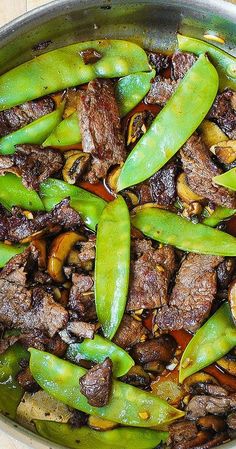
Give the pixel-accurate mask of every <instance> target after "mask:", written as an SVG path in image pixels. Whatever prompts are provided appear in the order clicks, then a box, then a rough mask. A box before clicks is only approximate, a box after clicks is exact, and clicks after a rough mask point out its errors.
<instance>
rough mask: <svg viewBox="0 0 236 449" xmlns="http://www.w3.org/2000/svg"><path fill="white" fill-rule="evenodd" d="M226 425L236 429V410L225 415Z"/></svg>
mask: <svg viewBox="0 0 236 449" xmlns="http://www.w3.org/2000/svg"><path fill="white" fill-rule="evenodd" d="M227 425H228V427H229V428H230V429H233V430H236V412H234V413H231V414H230V415H229V416H228V417H227Z"/></svg>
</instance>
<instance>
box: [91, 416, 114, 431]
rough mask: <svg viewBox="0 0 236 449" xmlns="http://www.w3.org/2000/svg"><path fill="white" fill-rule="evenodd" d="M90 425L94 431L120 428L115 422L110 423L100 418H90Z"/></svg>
mask: <svg viewBox="0 0 236 449" xmlns="http://www.w3.org/2000/svg"><path fill="white" fill-rule="evenodd" d="M88 425H89V427H91V428H92V429H94V430H100V431H105V430H112V429H115V428H116V427H118V424H117V423H116V422H114V421H109V420H108V419H102V418H99V417H98V416H92V415H90V416H89V419H88Z"/></svg>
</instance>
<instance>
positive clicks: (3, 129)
mask: <svg viewBox="0 0 236 449" xmlns="http://www.w3.org/2000/svg"><path fill="white" fill-rule="evenodd" d="M53 109H54V101H53V100H52V98H50V97H45V98H40V99H39V100H33V101H29V102H27V103H24V104H21V105H20V106H15V107H14V108H12V109H7V110H5V111H1V112H0V136H6V135H7V134H10V133H12V132H13V131H16V130H17V129H19V128H22V127H23V126H26V125H28V124H29V123H31V122H33V121H34V120H37V119H38V118H40V117H42V116H43V115H46V114H49V113H50V112H52V111H53Z"/></svg>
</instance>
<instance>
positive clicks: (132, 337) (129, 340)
mask: <svg viewBox="0 0 236 449" xmlns="http://www.w3.org/2000/svg"><path fill="white" fill-rule="evenodd" d="M146 335H147V329H146V328H145V327H144V326H143V325H142V323H141V322H140V321H137V320H135V319H134V318H132V317H131V316H130V315H124V316H123V318H122V321H121V324H120V327H119V329H118V331H117V332H116V335H115V337H114V338H113V342H114V343H115V344H116V345H118V346H120V347H121V348H124V349H128V348H131V347H132V346H134V345H135V344H136V343H138V342H140V341H144V340H145V339H146Z"/></svg>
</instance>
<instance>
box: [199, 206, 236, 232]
mask: <svg viewBox="0 0 236 449" xmlns="http://www.w3.org/2000/svg"><path fill="white" fill-rule="evenodd" d="M234 214H236V209H229V208H228V207H221V206H218V207H217V208H216V209H215V210H214V212H213V214H211V215H210V216H209V217H206V218H204V220H203V223H204V224H205V225H207V226H212V227H214V226H217V225H218V224H219V223H220V222H221V221H222V220H225V219H226V218H229V217H232V215H234Z"/></svg>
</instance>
